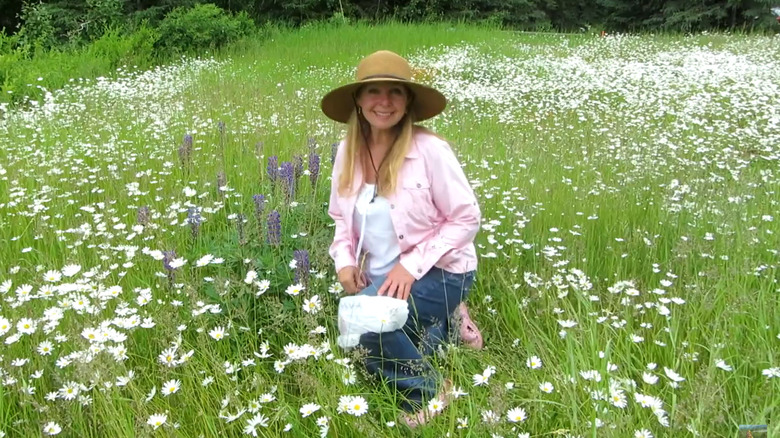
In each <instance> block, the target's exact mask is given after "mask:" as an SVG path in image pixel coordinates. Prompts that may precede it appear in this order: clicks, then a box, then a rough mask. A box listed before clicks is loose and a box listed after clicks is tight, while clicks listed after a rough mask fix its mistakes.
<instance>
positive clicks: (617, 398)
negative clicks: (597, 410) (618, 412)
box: [609, 390, 628, 409]
mask: <svg viewBox="0 0 780 438" xmlns="http://www.w3.org/2000/svg"><path fill="white" fill-rule="evenodd" d="M609 402H610V403H611V404H612V406H615V407H617V408H620V409H623V408H625V407H626V406H627V405H628V401H627V400H626V395H625V394H624V393H623V391H621V390H612V391H610V394H609Z"/></svg>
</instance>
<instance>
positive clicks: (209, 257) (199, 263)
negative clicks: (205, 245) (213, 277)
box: [195, 254, 214, 268]
mask: <svg viewBox="0 0 780 438" xmlns="http://www.w3.org/2000/svg"><path fill="white" fill-rule="evenodd" d="M212 260H214V256H213V255H211V254H206V255H204V256H203V257H201V258H199V259H198V260H197V261H195V266H196V267H198V268H202V267H204V266H206V265H208V264H209V263H211V261H212Z"/></svg>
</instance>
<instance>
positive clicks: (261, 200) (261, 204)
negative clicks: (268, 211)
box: [252, 195, 265, 222]
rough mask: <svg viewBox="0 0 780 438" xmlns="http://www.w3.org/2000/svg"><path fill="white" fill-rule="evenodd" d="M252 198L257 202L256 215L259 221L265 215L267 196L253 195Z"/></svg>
mask: <svg viewBox="0 0 780 438" xmlns="http://www.w3.org/2000/svg"><path fill="white" fill-rule="evenodd" d="M252 200H253V201H254V202H255V217H256V218H257V221H258V222H259V221H260V218H261V217H263V210H265V196H264V195H253V196H252Z"/></svg>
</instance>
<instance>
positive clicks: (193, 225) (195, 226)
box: [187, 207, 202, 239]
mask: <svg viewBox="0 0 780 438" xmlns="http://www.w3.org/2000/svg"><path fill="white" fill-rule="evenodd" d="M201 222H202V218H201V216H200V211H199V209H198V208H197V207H190V208H189V209H188V210H187V223H189V224H190V231H191V232H192V238H193V239H196V238H197V237H198V233H199V232H200V223H201Z"/></svg>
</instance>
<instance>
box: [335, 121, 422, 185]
mask: <svg viewBox="0 0 780 438" xmlns="http://www.w3.org/2000/svg"><path fill="white" fill-rule="evenodd" d="M414 118H415V115H414V112H413V110H412V109H411V108H409V109H408V110H407V113H406V115H405V116H404V118H403V119H401V121H400V122H398V124H397V125H396V126H395V130H396V138H395V142H394V143H393V145H392V146H391V147H390V150H389V151H388V152H387V156H385V158H384V161H383V162H382V164H381V166H379V163H376V164H377V166H379V175H377V184H378V192H377V193H378V194H379V195H380V196H387V195H389V194H391V193H393V192H395V189H396V186H397V185H398V173H399V172H400V170H401V166H402V165H403V164H404V158H405V157H406V154H407V153H408V152H409V149H410V148H411V145H412V138H413V136H414V132H415V129H420V127H417V126H415V125H414V122H413V120H414ZM370 129H371V126H370V125H369V124H368V123H367V122H365V121H362V120H361V119H360V117H359V116H358V114H357V111H355V110H353V111H352V114H351V115H350V116H349V120H348V121H347V138H346V144H345V149H344V155H343V157H342V159H343V160H344V162H343V166H342V169H343V171H342V172H341V175H340V176H339V185H338V193H339V195H341V196H349V195H350V194H351V193H350V192H351V189H352V185H353V184H354V182H355V164H356V163H360V164H361V165H362V161H360V158H362V157H363V154H366V153H367V150H366V149H367V147H368V145H367V144H366V138H367V137H368V135H370ZM363 180H364V181H365V176H364V177H363Z"/></svg>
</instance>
